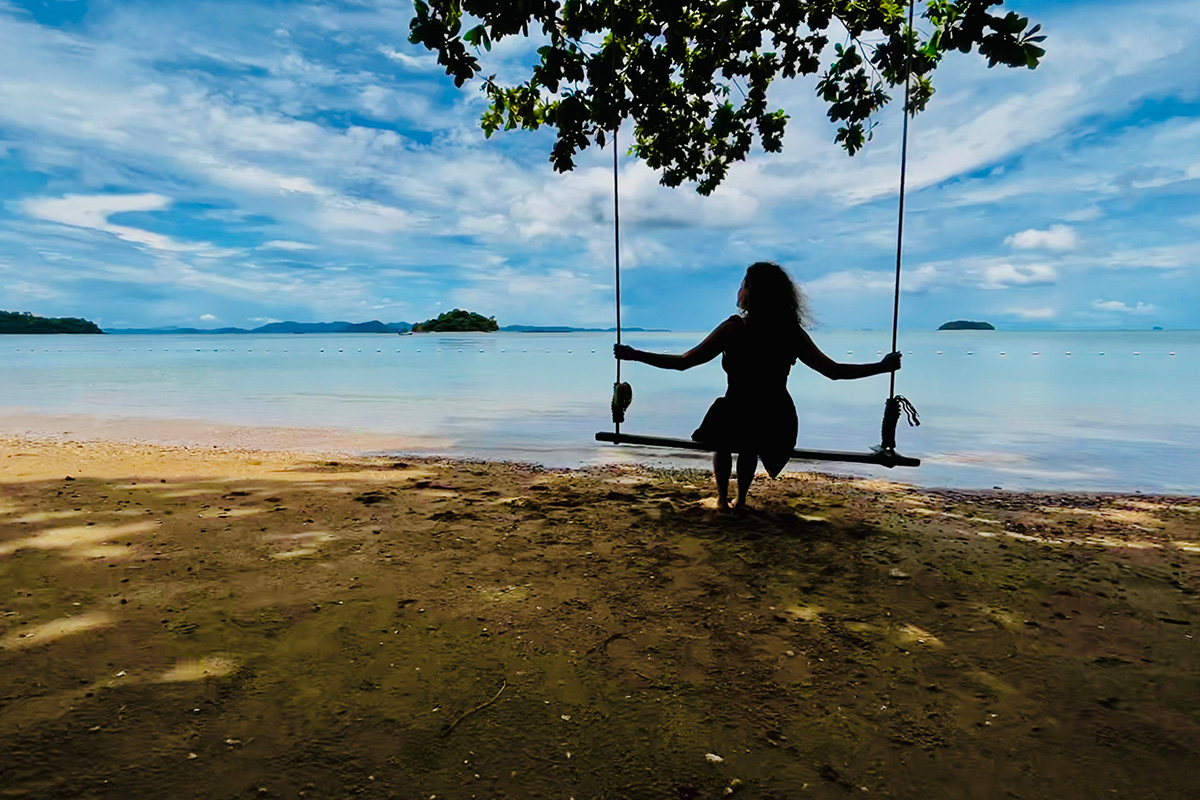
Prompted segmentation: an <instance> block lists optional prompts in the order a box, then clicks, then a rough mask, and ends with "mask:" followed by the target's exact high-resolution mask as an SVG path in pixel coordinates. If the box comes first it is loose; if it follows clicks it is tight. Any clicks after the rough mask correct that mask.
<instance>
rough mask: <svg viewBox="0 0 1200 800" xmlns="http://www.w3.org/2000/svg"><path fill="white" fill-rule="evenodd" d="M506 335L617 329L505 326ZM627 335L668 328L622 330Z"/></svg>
mask: <svg viewBox="0 0 1200 800" xmlns="http://www.w3.org/2000/svg"><path fill="white" fill-rule="evenodd" d="M500 330H502V331H505V332H506V333H612V332H613V331H615V330H616V328H572V327H569V326H567V325H505V326H503V327H502V328H500ZM621 330H622V331H625V332H627V333H630V332H631V333H666V332H667V329H666V328H625V327H622V328H621Z"/></svg>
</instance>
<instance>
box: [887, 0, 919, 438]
mask: <svg viewBox="0 0 1200 800" xmlns="http://www.w3.org/2000/svg"><path fill="white" fill-rule="evenodd" d="M915 9H916V0H909V2H908V31H907V32H906V33H905V39H906V40H907V47H908V52H907V58H906V59H905V62H904V66H905V69H904V132H903V133H902V134H901V138H900V212H899V214H898V220H897V222H896V289H895V294H894V296H893V298H892V350H891V352H893V353H894V352H896V346H897V343H898V334H899V329H900V265H901V263H902V260H903V254H904V189H905V178H906V176H907V175H908V117H909V113H910V104H911V91H912V59H913V50H912V43H913V21H914V13H915ZM901 411H903V412H904V414H905V416H906V417H907V418H908V424H909V425H913V426H916V425H920V424H921V421H920V419H919V418H918V417H917V409H916V408H915V407H914V406H913V404H912V403H910V402H909V401H908V399H907V398H906V397H904V396H903V395H897V394H896V373H895V372H892V373H891V377H890V379H889V382H888V399H887V403H886V404H885V405H884V407H883V425H882V426H881V434H882V435H881V437H880V444H879V447H880V448H881V449H883V450H887V451H891V452H894V451H895V450H896V424H897V423H898V422H899V421H900V413H901Z"/></svg>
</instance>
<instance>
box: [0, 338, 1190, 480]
mask: <svg viewBox="0 0 1200 800" xmlns="http://www.w3.org/2000/svg"><path fill="white" fill-rule="evenodd" d="M700 338H702V334H698V333H642V334H632V335H628V336H627V337H626V341H627V342H628V343H629V344H632V345H633V346H635V347H639V348H643V349H649V350H658V351H662V352H682V351H683V350H686V349H687V348H688V347H690V346H692V345H693V344H695V343H696V342H697V341H699V339H700ZM814 338H815V339H816V341H817V343H818V345H819V346H820V347H822V349H824V350H825V351H826V352H827V353H829V355H830V356H832V357H833V358H835V359H837V360H842V361H873V360H876V359H877V358H878V355H877V353H878V352H881V351H886V350H888V349H889V347H888V345H889V344H890V334H888V333H885V332H866V331H818V332H817V333H816V334H815V335H814ZM900 343H901V347H900V349H901V350H902V352H904V353H905V357H904V368H903V369H902V370H901V372H900V373H899V374H898V379H897V391H898V392H899V393H900V394H904V395H906V396H907V397H909V398H910V399H911V400H912V401H913V402H914V403H915V404H916V405H917V408H918V409H919V410H920V413H921V419H922V423H923V424H922V426H921V427H919V428H909V427H907V426H905V425H903V424H902V426H901V429H900V432H899V437H898V438H899V444H900V450H901V451H902V452H904V453H906V454H911V455H916V456H920V457H921V458H922V459H923V460H924V465H923V466H922V467H921V468H919V469H915V470H914V469H898V470H886V469H882V468H876V467H863V466H854V465H845V464H826V465H824V466H822V467H821V468H822V469H824V470H826V471H833V472H839V473H845V474H857V475H876V476H881V477H891V478H895V479H898V480H904V481H910V482H915V483H919V484H922V485H926V486H954V487H980V488H991V487H993V486H1001V487H1003V488H1006V489H1010V488H1011V489H1047V490H1070V489H1080V490H1091V491H1134V490H1140V491H1145V492H1186V493H1197V492H1200V457H1198V456H1197V453H1198V452H1200V421H1198V420H1197V417H1196V413H1195V408H1196V404H1195V398H1196V397H1197V396H1198V395H1200V369H1197V363H1198V362H1200V332H1197V331H1138V332H1019V333H1015V332H998V331H997V332H981V331H953V332H951V331H947V332H936V333H935V332H919V333H902V334H901V339H900ZM0 376H2V377H0V380H2V384H0V411H8V412H13V413H19V412H36V413H39V414H89V415H97V416H101V417H109V418H122V419H136V420H146V421H153V420H179V419H187V420H204V421H208V422H212V423H219V424H227V425H239V426H283V427H299V428H310V427H311V428H333V429H337V430H345V431H360V432H361V431H367V432H377V433H381V434H389V435H397V436H419V437H435V438H437V439H438V440H439V442H440V443H439V444H438V445H437V446H436V448H435V449H436V450H437V451H438V452H441V453H445V454H447V455H454V456H466V457H482V458H491V459H509V460H520V461H532V462H536V463H542V464H546V465H549V466H579V465H585V464H595V463H603V462H605V461H615V460H621V461H629V460H639V461H651V462H657V463H664V462H665V463H673V464H686V465H695V466H698V465H703V464H705V463H706V457H705V456H704V455H702V454H690V453H674V452H671V451H656V450H647V449H643V448H613V447H600V446H598V445H597V444H596V443H595V442H594V441H593V438H592V437H593V435H594V433H595V431H597V430H602V429H611V427H612V423H611V421H610V418H609V411H608V403H609V397H610V394H611V388H612V381H613V377H614V376H613V359H612V335H611V334H589V333H576V334H503V333H501V334H458V335H436V334H418V335H414V336H384V335H371V334H364V335H354V334H342V335H325V336H317V335H311V334H309V335H299V336H297V335H267V336H259V335H230V336H216V335H207V336H195V335H194V336H5V337H0ZM624 377H625V379H626V380H629V381H630V382H631V383H632V384H633V386H634V404H633V407H632V408H631V409H630V413H629V420H628V422H627V423H626V425H625V426H624V430H626V431H627V432H631V433H650V434H656V435H666V436H677V437H685V438H686V437H688V436H689V435H690V433H691V431H692V430H693V429H694V428H695V426H696V425H697V424H698V423H699V420H700V419H701V418H702V417H703V415H704V411H705V410H706V409H707V408H708V405H709V403H710V402H711V401H712V399H713V398H714V397H716V396H717V395H719V394H721V393H722V392H723V391H724V373H723V372H722V371H721V369H720V366H719V364H718V363H717V362H712V363H710V364H707V365H705V366H703V367H699V368H697V369H694V370H690V371H688V372H682V373H681V372H669V371H660V370H655V369H652V368H650V367H647V366H645V365H641V364H627V365H625V366H624ZM789 385H790V388H791V392H792V396H793V397H794V398H795V400H796V406H797V408H798V410H799V414H800V430H801V433H800V443H799V444H800V446H801V447H808V448H813V449H817V448H830V449H842V450H858V449H866V448H867V447H869V446H870V445H872V444H876V443H878V441H879V423H880V418H881V416H882V411H883V402H884V399H885V398H886V396H887V389H888V384H887V377H886V376H878V377H874V378H869V379H865V380H861V381H838V382H834V381H829V380H827V379H825V378H823V377H821V376H820V375H817V374H816V373H813V372H811V371H809V370H807V369H805V368H804V367H803V366H799V367H797V369H795V370H794V371H793V373H792V377H791V380H790V384H789ZM794 466H797V467H800V468H804V467H806V466H808V465H802V464H801V465H794Z"/></svg>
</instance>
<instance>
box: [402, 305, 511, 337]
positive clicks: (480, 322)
mask: <svg viewBox="0 0 1200 800" xmlns="http://www.w3.org/2000/svg"><path fill="white" fill-rule="evenodd" d="M412 330H413V333H466V332H468V331H475V332H480V333H492V332H493V331H498V330H500V326H499V325H497V324H496V318H495V317H485V316H483V315H482V314H476V313H474V312H473V311H464V310H463V309H461V308H456V309H454V310H453V311H445V312H443V313H441V314H438V315H437V318H436V319H427V320H425V321H424V322H418V323H417V324H416V325H413V326H412Z"/></svg>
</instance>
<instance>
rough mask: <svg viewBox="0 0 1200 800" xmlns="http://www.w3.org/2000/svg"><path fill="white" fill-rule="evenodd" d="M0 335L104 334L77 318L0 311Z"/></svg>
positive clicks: (92, 325) (97, 327)
mask: <svg viewBox="0 0 1200 800" xmlns="http://www.w3.org/2000/svg"><path fill="white" fill-rule="evenodd" d="M0 333H104V331H102V330H100V328H99V326H97V325H96V323H94V322H91V321H89V320H86V319H79V318H78V317H39V316H35V315H34V314H31V313H29V312H28V311H0Z"/></svg>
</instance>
